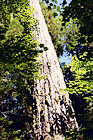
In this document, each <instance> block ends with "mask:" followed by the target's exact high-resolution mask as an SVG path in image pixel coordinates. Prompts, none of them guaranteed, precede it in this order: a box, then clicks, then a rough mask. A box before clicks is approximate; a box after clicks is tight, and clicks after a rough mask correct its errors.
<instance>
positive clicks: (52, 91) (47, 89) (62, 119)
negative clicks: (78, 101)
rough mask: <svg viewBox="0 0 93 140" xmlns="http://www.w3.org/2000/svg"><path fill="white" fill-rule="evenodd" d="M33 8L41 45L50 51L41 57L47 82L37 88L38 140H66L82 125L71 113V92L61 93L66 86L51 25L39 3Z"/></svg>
mask: <svg viewBox="0 0 93 140" xmlns="http://www.w3.org/2000/svg"><path fill="white" fill-rule="evenodd" d="M30 6H33V7H34V8H35V9H36V10H37V11H36V13H35V17H36V18H37V20H38V21H39V25H38V26H39V28H40V31H39V32H38V35H37V38H38V41H39V42H40V43H43V44H44V46H45V47H48V50H47V51H44V52H43V53H42V57H41V62H42V66H41V73H40V74H41V75H44V76H45V78H44V79H43V80H40V81H39V80H38V81H37V82H36V85H35V100H36V103H37V104H36V108H37V112H35V113H34V115H35V117H34V121H33V123H34V126H35V127H34V136H35V140H40V139H42V140H44V139H46V140H52V138H53V137H54V139H55V140H64V138H65V136H66V131H67V130H70V129H73V128H77V127H78V124H77V122H76V119H75V117H73V116H72V115H70V114H71V112H73V108H72V105H71V101H70V99H69V94H68V93H67V92H64V91H61V89H65V88H66V85H65V82H64V77H63V74H62V70H61V68H60V65H59V62H58V58H57V55H56V52H55V49H54V46H53V43H52V41H51V37H50V35H49V33H48V29H47V25H46V23H45V20H44V17H43V15H42V12H41V8H40V5H39V1H38V0H30Z"/></svg>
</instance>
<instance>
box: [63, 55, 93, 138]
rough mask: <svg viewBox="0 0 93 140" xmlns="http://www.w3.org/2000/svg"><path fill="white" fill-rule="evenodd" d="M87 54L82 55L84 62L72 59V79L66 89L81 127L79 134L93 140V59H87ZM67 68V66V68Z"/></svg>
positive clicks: (69, 65) (70, 64)
mask: <svg viewBox="0 0 93 140" xmlns="http://www.w3.org/2000/svg"><path fill="white" fill-rule="evenodd" d="M87 54H88V53H87V52H85V53H84V54H83V55H80V58H82V61H80V60H79V59H78V58H77V56H74V57H72V61H71V62H70V63H69V64H68V66H67V67H68V68H70V71H71V74H70V75H72V77H70V79H69V80H68V81H69V82H68V83H67V84H68V88H67V89H66V90H67V91H68V92H69V93H70V94H72V95H70V96H71V99H72V100H73V102H75V103H74V104H73V107H74V109H75V111H76V118H77V121H78V124H79V125H80V129H79V132H80V134H83V137H84V139H86V140H91V139H92V137H93V135H92V127H93V125H92V121H93V115H92V109H93V107H92V102H93V58H91V59H88V58H86V56H87ZM65 67H66V66H65Z"/></svg>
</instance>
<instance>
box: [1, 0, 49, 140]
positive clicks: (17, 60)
mask: <svg viewBox="0 0 93 140" xmlns="http://www.w3.org/2000/svg"><path fill="white" fill-rule="evenodd" d="M33 13H34V9H33V8H32V7H29V5H28V1H27V0H24V1H23V0H20V1H19V0H18V1H17V0H16V1H15V0H14V1H11V0H8V1H4V0H3V1H2V3H0V101H1V104H0V110H1V114H0V125H1V126H0V134H1V136H0V139H2V140H4V139H5V140H6V139H7V140H8V139H9V140H25V139H31V137H32V135H33V127H32V126H33V114H34V113H33V109H34V108H35V106H33V102H35V99H34V98H33V94H34V91H33V90H34V89H33V87H34V81H35V80H36V79H37V78H38V77H39V76H38V74H39V70H40V65H41V63H40V60H38V58H37V57H38V56H39V53H40V52H41V51H42V49H43V48H44V46H42V47H43V48H41V49H40V50H38V49H37V46H38V45H39V44H38V41H37V40H35V37H36V35H35V31H36V30H37V24H38V22H37V20H36V19H35V18H34V16H33ZM45 49H47V48H45Z"/></svg>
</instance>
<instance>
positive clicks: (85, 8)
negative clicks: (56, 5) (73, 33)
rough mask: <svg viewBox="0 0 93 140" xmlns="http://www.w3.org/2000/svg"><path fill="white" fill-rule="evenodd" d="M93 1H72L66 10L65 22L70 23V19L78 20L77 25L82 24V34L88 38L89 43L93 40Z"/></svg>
mask: <svg viewBox="0 0 93 140" xmlns="http://www.w3.org/2000/svg"><path fill="white" fill-rule="evenodd" d="M92 9H93V1H92V0H82V1H81V0H72V1H71V2H70V4H69V5H68V6H66V7H65V8H64V12H63V13H62V15H63V21H64V22H68V21H69V20H70V18H72V19H75V18H77V19H78V21H77V24H80V28H79V30H80V33H81V35H82V39H81V42H83V35H85V36H86V37H87V40H88V42H89V43H91V42H92V38H93V33H92V32H93V26H92V25H93V10H92Z"/></svg>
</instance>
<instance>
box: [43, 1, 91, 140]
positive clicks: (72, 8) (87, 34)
mask: <svg viewBox="0 0 93 140" xmlns="http://www.w3.org/2000/svg"><path fill="white" fill-rule="evenodd" d="M44 1H45V2H46V3H47V4H48V5H49V0H44ZM52 2H53V3H52ZM57 2H58V1H57V0H51V3H50V5H49V8H52V7H55V8H56V7H57V5H56V3H57ZM66 3H67V0H63V2H62V3H60V18H61V19H62V20H61V21H62V32H63V36H64V42H63V45H64V46H65V48H66V49H65V51H66V52H67V53H68V54H71V55H72V56H73V57H72V61H71V63H70V64H69V65H68V66H67V68H64V74H65V78H66V81H68V84H67V87H68V88H67V91H68V92H69V93H70V94H72V95H71V96H70V97H71V99H72V101H73V106H74V109H75V112H76V117H77V122H78V124H79V126H80V129H79V131H80V134H81V138H78V139H84V140H92V139H93V134H92V128H93V125H92V122H93V115H92V109H93V108H92V102H93V1H92V0H71V2H70V3H69V5H65V4H66ZM73 23H74V24H73ZM77 134H78V133H77ZM77 134H76V132H75V131H74V130H72V131H71V135H70V138H68V139H76V135H77Z"/></svg>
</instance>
